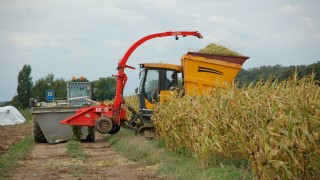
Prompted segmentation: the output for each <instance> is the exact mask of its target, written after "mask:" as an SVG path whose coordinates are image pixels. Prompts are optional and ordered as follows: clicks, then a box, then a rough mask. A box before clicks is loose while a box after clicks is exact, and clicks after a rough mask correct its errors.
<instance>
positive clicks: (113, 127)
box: [108, 125, 120, 134]
mask: <svg viewBox="0 0 320 180" xmlns="http://www.w3.org/2000/svg"><path fill="white" fill-rule="evenodd" d="M119 131H120V126H117V125H112V129H111V130H110V131H109V132H108V134H117V133H118V132H119Z"/></svg>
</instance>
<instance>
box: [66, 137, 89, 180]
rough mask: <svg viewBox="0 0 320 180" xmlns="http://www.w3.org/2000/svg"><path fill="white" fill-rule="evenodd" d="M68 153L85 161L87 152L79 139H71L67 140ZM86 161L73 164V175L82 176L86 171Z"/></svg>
mask: <svg viewBox="0 0 320 180" xmlns="http://www.w3.org/2000/svg"><path fill="white" fill-rule="evenodd" d="M66 145H67V153H68V155H69V156H70V157H71V158H73V159H76V160H79V161H81V162H83V161H84V160H85V158H86V154H85V152H84V150H83V148H82V146H81V143H80V142H79V141H75V140H71V141H68V142H67V144H66ZM82 164H84V163H80V164H76V165H72V166H71V175H72V176H74V177H81V175H82V174H83V172H84V171H85V167H84V165H82Z"/></svg>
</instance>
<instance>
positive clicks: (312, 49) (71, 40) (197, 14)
mask: <svg viewBox="0 0 320 180" xmlns="http://www.w3.org/2000/svg"><path fill="white" fill-rule="evenodd" d="M319 7H320V1H319V0H259V1H257V0H241V1H239V0H161V1H151V0H117V1H111V0H0V22H1V23H0V82H1V88H0V102H1V101H10V100H11V99H12V97H13V96H14V95H16V89H17V84H18V80H17V77H18V73H19V71H20V70H21V69H22V67H23V65H25V64H29V65H30V66H31V68H32V73H31V76H32V80H33V82H34V83H35V82H36V81H37V80H38V79H40V78H41V77H44V76H46V75H48V74H49V73H53V74H54V75H55V78H64V79H65V80H70V79H71V77H72V76H75V77H80V76H84V77H86V78H87V79H88V80H90V81H94V80H97V79H99V78H100V77H109V76H112V74H117V71H116V67H117V64H118V61H119V59H120V58H121V57H122V56H123V54H124V53H125V52H126V50H127V49H128V48H129V47H130V46H131V45H132V44H133V43H134V42H136V41H137V40H139V39H140V38H142V37H144V36H147V35H149V34H153V33H159V32H165V31H199V32H200V33H202V35H203V37H204V38H203V39H197V38H195V37H191V36H190V37H185V38H180V39H179V40H178V41H176V40H175V39H174V37H165V38H156V39H152V40H150V41H147V42H146V43H144V44H142V45H141V46H140V47H138V49H136V51H134V52H133V54H132V55H131V57H130V58H129V60H128V63H127V64H128V65H130V66H133V67H136V68H137V69H136V70H131V69H126V70H125V72H126V74H127V76H128V78H129V79H128V82H127V86H126V88H125V91H124V92H125V94H127V95H129V94H134V89H135V88H136V87H137V86H138V85H139V78H138V74H139V63H143V62H160V61H161V62H163V63H172V64H179V63H180V58H181V56H182V55H183V54H185V53H187V52H188V51H198V50H199V49H201V48H204V47H205V46H206V45H208V44H210V43H216V44H219V45H223V46H226V47H228V48H229V49H232V50H234V51H236V52H239V53H240V54H242V55H245V56H249V57H250V59H248V60H247V61H246V63H245V64H244V65H243V68H245V69H248V68H253V67H259V66H263V65H266V66H267V65H276V64H280V65H283V66H290V65H301V64H311V63H315V62H317V61H320V21H319V19H320V11H319ZM317 19H318V20H317Z"/></svg>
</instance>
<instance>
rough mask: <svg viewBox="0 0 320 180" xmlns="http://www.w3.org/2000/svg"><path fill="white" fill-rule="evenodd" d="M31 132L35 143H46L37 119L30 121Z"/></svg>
mask: <svg viewBox="0 0 320 180" xmlns="http://www.w3.org/2000/svg"><path fill="white" fill-rule="evenodd" d="M32 132H33V140H34V141H35V142H37V143H47V142H48V141H47V139H46V137H45V136H44V134H43V132H42V130H41V128H40V126H39V124H38V122H37V121H35V120H33V121H32Z"/></svg>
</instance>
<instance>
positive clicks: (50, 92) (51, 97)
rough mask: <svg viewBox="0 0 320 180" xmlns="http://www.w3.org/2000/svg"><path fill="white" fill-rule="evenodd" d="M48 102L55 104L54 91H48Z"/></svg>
mask: <svg viewBox="0 0 320 180" xmlns="http://www.w3.org/2000/svg"><path fill="white" fill-rule="evenodd" d="M46 99H47V102H54V90H46Z"/></svg>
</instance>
